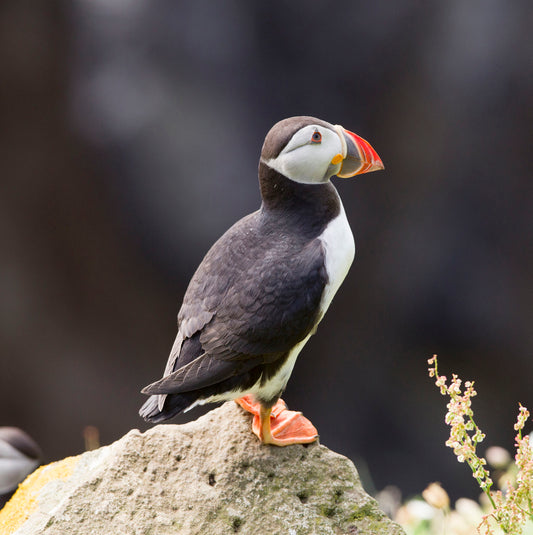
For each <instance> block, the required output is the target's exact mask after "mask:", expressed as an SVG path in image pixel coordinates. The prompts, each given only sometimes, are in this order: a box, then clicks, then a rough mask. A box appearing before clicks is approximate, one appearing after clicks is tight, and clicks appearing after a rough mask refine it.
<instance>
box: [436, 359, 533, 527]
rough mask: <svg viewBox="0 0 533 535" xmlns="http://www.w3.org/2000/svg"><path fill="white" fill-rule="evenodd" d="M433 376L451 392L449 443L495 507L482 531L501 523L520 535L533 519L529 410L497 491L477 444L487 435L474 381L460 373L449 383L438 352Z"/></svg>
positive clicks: (522, 411) (520, 419)
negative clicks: (478, 416) (475, 403)
mask: <svg viewBox="0 0 533 535" xmlns="http://www.w3.org/2000/svg"><path fill="white" fill-rule="evenodd" d="M428 364H429V365H430V368H429V370H428V371H429V376H430V377H434V378H435V384H436V385H437V386H438V387H439V389H440V391H441V394H442V395H444V396H446V395H447V396H449V398H450V401H449V403H448V405H447V408H448V412H447V413H446V418H445V422H446V424H447V425H448V426H449V427H450V438H449V439H448V440H447V441H446V446H448V447H449V448H452V449H453V452H454V454H455V455H456V457H457V460H458V461H459V462H461V463H463V462H466V463H467V464H468V466H469V467H470V469H471V470H472V475H473V477H474V478H475V479H476V480H477V482H478V484H479V486H480V488H481V489H482V490H483V492H484V493H485V494H486V496H487V498H488V500H489V502H490V506H491V510H490V511H489V512H487V514H485V515H483V517H482V521H481V523H480V524H479V526H478V532H480V533H482V532H483V533H486V534H487V535H493V534H495V533H497V531H495V529H497V528H498V527H499V528H500V529H501V531H503V532H504V533H507V534H510V535H520V534H521V533H522V531H523V527H524V525H526V523H527V522H528V521H529V522H530V523H531V522H532V521H533V449H532V445H531V444H530V437H529V436H527V435H525V436H524V435H523V429H524V426H525V424H526V422H527V420H528V419H529V416H530V414H529V411H528V410H527V409H526V407H523V406H522V405H520V408H519V413H518V418H517V422H516V424H515V426H514V428H515V431H517V434H516V437H515V445H516V455H515V465H514V466H513V468H512V469H509V470H508V472H507V477H506V480H505V483H504V484H503V485H501V484H500V487H502V490H497V491H493V490H492V487H493V481H492V479H491V477H490V473H489V471H488V469H487V468H486V466H487V461H486V460H485V459H484V458H483V457H481V456H479V455H478V453H477V446H478V444H479V443H480V442H482V441H483V439H484V438H485V435H484V434H483V433H482V432H481V430H480V428H479V427H478V425H477V424H476V422H475V421H474V413H473V410H472V398H473V397H474V396H476V395H477V392H476V391H475V390H474V383H473V382H470V381H467V382H465V383H464V385H463V383H462V381H461V379H459V378H458V377H457V375H455V374H454V375H453V376H452V379H451V382H450V383H449V384H448V381H447V378H446V376H444V375H439V372H438V368H437V356H436V355H434V356H433V357H432V358H431V359H429V360H428Z"/></svg>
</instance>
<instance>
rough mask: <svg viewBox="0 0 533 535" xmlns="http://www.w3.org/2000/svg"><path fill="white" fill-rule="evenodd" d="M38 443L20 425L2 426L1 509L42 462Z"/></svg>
mask: <svg viewBox="0 0 533 535" xmlns="http://www.w3.org/2000/svg"><path fill="white" fill-rule="evenodd" d="M41 458H42V453H41V450H40V448H39V446H38V445H37V443H36V442H35V441H34V440H33V439H32V438H31V437H30V436H29V435H28V434H27V433H25V432H24V431H22V429H19V428H18V427H0V509H1V508H2V507H3V506H4V505H5V503H6V502H7V501H8V500H9V498H11V495H12V494H13V493H14V492H15V490H17V487H18V485H19V483H22V482H23V481H24V479H25V478H26V476H28V475H29V474H31V473H32V472H33V471H34V470H35V469H36V468H37V467H38V466H39V464H40V460H41Z"/></svg>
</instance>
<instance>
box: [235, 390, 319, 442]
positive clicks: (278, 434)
mask: <svg viewBox="0 0 533 535" xmlns="http://www.w3.org/2000/svg"><path fill="white" fill-rule="evenodd" d="M235 402H236V403H237V404H239V405H240V406H241V407H242V408H243V409H245V410H246V411H248V412H250V413H252V414H253V415H254V419H253V422H252V431H253V432H254V433H255V434H256V435H257V436H258V437H259V440H261V442H263V443H264V444H273V445H275V446H289V445H291V444H309V443H310V442H314V441H315V440H316V439H317V438H318V431H317V430H316V428H315V426H314V425H313V424H312V423H311V422H310V421H309V420H308V419H307V418H306V417H305V416H303V415H302V413H301V412H295V411H290V410H288V409H287V405H285V402H284V401H283V400H281V399H278V401H277V402H276V404H275V405H274V406H273V407H264V406H263V405H262V404H261V403H259V402H257V401H255V400H254V399H253V397H252V396H250V395H248V396H244V397H242V398H239V399H236V400H235Z"/></svg>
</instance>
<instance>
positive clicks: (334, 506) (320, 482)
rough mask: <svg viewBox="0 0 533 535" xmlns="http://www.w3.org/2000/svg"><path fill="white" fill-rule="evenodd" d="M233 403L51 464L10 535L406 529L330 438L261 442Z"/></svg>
mask: <svg viewBox="0 0 533 535" xmlns="http://www.w3.org/2000/svg"><path fill="white" fill-rule="evenodd" d="M250 427H251V423H250V416H249V415H248V414H246V413H245V412H244V411H242V409H240V408H239V407H237V405H235V404H234V403H233V402H231V403H226V404H224V405H223V406H221V407H219V408H218V409H215V410H213V411H211V412H210V413H208V414H207V415H205V416H203V417H202V418H199V419H198V420H196V421H195V422H191V423H188V424H185V425H159V426H156V427H154V428H153V429H151V430H149V431H147V432H146V433H142V434H141V433H140V432H139V431H137V430H133V431H130V432H129V433H128V434H127V435H125V436H124V437H123V438H121V439H120V440H118V441H117V442H115V443H113V444H111V445H110V446H106V447H103V448H100V449H99V450H96V451H93V452H88V453H85V454H83V455H80V456H78V457H74V458H69V459H64V460H63V461H58V462H57V463H53V464H52V465H49V466H48V467H44V468H42V469H40V470H39V472H38V473H35V474H33V475H31V476H29V478H28V479H27V480H26V481H25V483H23V485H22V486H21V488H20V489H19V491H18V492H17V493H16V494H15V496H14V497H13V498H12V500H11V502H9V503H8V504H7V505H6V507H5V508H4V509H3V510H2V511H0V533H2V534H5V535H8V534H12V533H16V534H17V535H29V534H32V535H33V534H37V533H38V534H43V535H59V534H61V535H63V534H65V533H68V534H69V535H87V534H91V535H99V534H106V535H107V534H109V533H112V534H113V535H119V534H128V535H130V534H131V535H164V534H165V535H166V534H169V535H170V534H173V535H176V534H187V535H188V534H191V535H192V534H198V535H205V534H207V533H209V534H216V535H219V534H226V533H227V534H233V533H241V534H243V535H256V534H257V535H265V534H272V535H276V534H280V535H281V534H283V535H307V534H317V535H318V534H320V535H329V534H335V535H337V534H348V535H350V534H352V535H355V534H357V535H364V534H369V535H370V534H373V535H375V534H381V533H387V534H389V533H390V534H398V535H399V534H402V533H403V531H402V529H401V528H400V527H399V526H398V525H397V524H394V523H393V522H392V521H390V520H389V519H388V518H387V517H386V516H385V514H384V513H382V512H381V511H380V510H379V508H378V506H377V503H376V502H375V501H374V500H373V499H372V498H371V497H370V496H368V495H367V494H366V493H365V491H364V490H363V488H362V486H361V483H360V481H359V476H358V474H357V470H356V469H355V467H354V465H353V463H352V462H351V461H350V460H349V459H347V458H346V457H343V456H341V455H338V454H336V453H334V452H332V451H330V450H329V449H328V448H326V447H325V446H321V445H319V444H312V445H309V446H301V445H297V446H289V447H285V448H277V447H274V446H265V445H262V444H260V443H259V441H258V440H257V438H256V437H255V436H254V435H253V434H252V433H251V431H250Z"/></svg>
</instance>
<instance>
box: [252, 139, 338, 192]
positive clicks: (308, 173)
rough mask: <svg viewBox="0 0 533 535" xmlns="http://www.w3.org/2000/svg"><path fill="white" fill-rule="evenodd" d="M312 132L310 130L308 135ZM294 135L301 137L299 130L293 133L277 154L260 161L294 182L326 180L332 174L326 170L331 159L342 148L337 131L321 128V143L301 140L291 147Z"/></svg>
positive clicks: (312, 182)
mask: <svg viewBox="0 0 533 535" xmlns="http://www.w3.org/2000/svg"><path fill="white" fill-rule="evenodd" d="M312 132H313V131H312V130H311V131H310V135H311V134H312ZM296 136H298V137H301V132H298V133H297V134H295V136H294V137H293V139H292V140H291V141H290V142H289V143H288V144H287V147H286V148H285V149H283V150H282V151H281V153H280V154H279V156H277V157H276V158H271V159H269V160H261V161H262V162H263V163H265V164H266V165H268V166H269V167H270V168H272V169H274V170H276V171H277V172H278V173H281V174H282V175H283V176H286V177H287V178H289V179H291V180H294V181H295V182H300V183H302V184H317V183H318V184H321V183H323V182H327V181H328V180H329V178H330V176H331V175H333V173H332V172H328V171H331V160H332V159H333V157H334V156H335V155H336V154H339V153H342V150H343V147H342V144H341V140H340V138H339V136H338V135H337V133H336V132H332V131H331V130H323V131H322V142H321V143H307V142H302V144H301V145H299V146H296V147H293V145H294V144H295V138H296ZM309 137H310V136H309ZM305 139H307V137H306V138H305ZM296 142H297V141H296Z"/></svg>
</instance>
